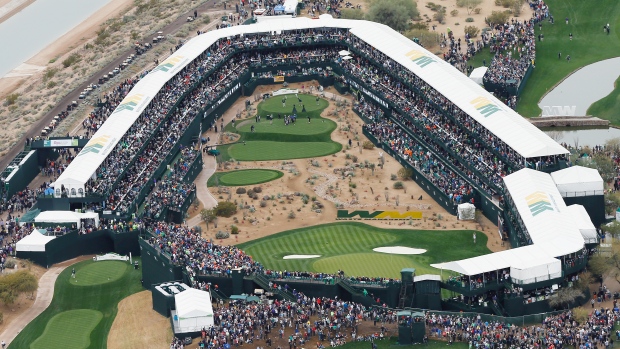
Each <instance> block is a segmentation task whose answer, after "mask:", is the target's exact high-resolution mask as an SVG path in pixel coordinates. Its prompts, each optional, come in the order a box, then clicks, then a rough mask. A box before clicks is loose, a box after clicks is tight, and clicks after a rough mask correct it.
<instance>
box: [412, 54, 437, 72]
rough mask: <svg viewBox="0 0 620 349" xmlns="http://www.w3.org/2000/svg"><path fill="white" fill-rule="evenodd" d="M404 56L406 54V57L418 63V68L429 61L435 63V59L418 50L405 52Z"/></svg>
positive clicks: (424, 65)
mask: <svg viewBox="0 0 620 349" xmlns="http://www.w3.org/2000/svg"><path fill="white" fill-rule="evenodd" d="M405 56H407V58H409V59H410V60H411V61H412V62H413V63H415V64H417V65H419V66H420V68H424V67H426V66H427V65H429V64H431V63H437V61H436V60H435V59H433V58H431V57H429V56H427V55H426V53H424V52H422V51H418V50H411V51H409V52H407V53H406V54H405Z"/></svg>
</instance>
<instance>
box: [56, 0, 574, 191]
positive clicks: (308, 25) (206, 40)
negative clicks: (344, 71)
mask: <svg viewBox="0 0 620 349" xmlns="http://www.w3.org/2000/svg"><path fill="white" fill-rule="evenodd" d="M297 3H298V1H297V0H287V1H286V2H285V3H284V7H285V12H286V13H288V12H289V11H290V12H291V13H294V12H295V9H296V7H297ZM325 28H335V29H343V33H344V32H345V31H346V30H348V31H349V33H350V35H353V36H355V37H357V38H358V39H359V40H361V41H363V42H365V43H367V44H368V45H370V46H373V47H374V49H375V50H377V51H378V52H382V53H383V54H385V55H386V56H388V57H390V58H391V59H392V60H393V61H394V62H396V63H397V64H398V69H400V70H407V71H409V72H411V73H413V74H415V75H417V76H418V77H419V78H421V79H422V80H424V81H425V82H426V83H427V84H428V85H429V86H430V87H432V88H434V89H435V90H436V91H437V92H438V93H440V94H441V95H443V96H444V97H445V98H446V99H448V100H450V101H452V103H453V104H454V105H455V106H457V107H458V108H459V109H460V110H462V111H463V112H464V113H465V114H467V115H469V116H470V117H471V118H472V119H473V120H475V121H476V122H477V123H479V124H480V125H481V126H482V127H484V128H486V129H487V130H488V131H489V132H490V133H492V134H494V135H495V136H496V137H497V138H499V139H500V140H501V141H503V142H504V143H505V144H507V145H508V146H509V147H510V148H512V149H513V150H514V151H515V152H516V153H517V154H519V155H521V156H522V157H523V158H536V157H544V156H553V155H561V154H568V151H567V150H566V149H565V148H564V147H562V146H561V145H559V144H558V143H557V142H555V141H554V140H553V139H551V138H549V137H548V136H547V135H546V134H545V133H543V132H542V131H540V130H539V129H538V128H537V127H536V126H534V125H532V124H531V123H530V122H529V121H527V120H525V119H524V118H522V117H521V116H520V115H519V114H517V113H516V112H515V111H514V110H512V109H511V108H509V107H508V106H506V105H504V104H503V103H502V102H501V101H500V100H498V99H497V98H495V97H494V96H493V95H491V94H490V93H489V92H487V91H486V90H484V89H483V88H482V87H481V86H479V85H478V84H476V83H475V82H473V81H472V80H471V79H470V78H468V77H467V76H465V75H463V73H461V72H460V71H458V70H457V69H455V68H454V67H453V66H452V65H450V64H449V63H447V62H445V61H443V60H441V59H439V58H438V57H437V56H435V55H434V54H433V53H431V52H430V51H428V50H426V49H424V48H423V47H421V46H420V45H418V44H416V43H415V42H413V41H412V40H410V39H408V38H406V37H404V36H403V35H401V34H399V33H398V32H396V31H394V30H393V29H391V28H389V27H387V26H385V25H383V24H379V23H375V22H369V21H360V20H348V19H334V18H333V17H331V16H329V15H327V14H323V15H321V16H320V17H319V19H310V18H283V19H281V20H274V21H265V22H261V23H257V24H254V25H242V26H233V27H229V28H223V29H219V30H213V31H209V32H207V33H205V34H202V35H198V36H196V37H194V38H192V39H191V40H189V41H188V42H187V43H186V44H184V45H183V46H182V47H181V48H179V49H178V50H177V51H175V52H174V53H172V55H170V56H169V57H168V58H167V59H165V60H164V61H163V62H162V63H161V64H160V65H159V66H158V67H156V68H155V69H153V70H151V72H150V73H149V74H148V75H146V76H145V77H143V78H142V79H141V80H140V81H139V82H138V83H137V84H136V85H135V86H134V87H133V88H132V89H131V91H129V93H128V94H127V96H126V97H125V99H123V101H122V102H121V103H120V104H119V106H118V107H117V108H116V109H115V110H114V111H113V112H112V114H111V115H110V116H109V118H108V119H107V120H106V122H105V123H104V124H103V125H102V126H101V127H100V128H99V130H98V131H97V132H96V133H95V134H94V135H93V137H92V139H91V140H90V142H89V143H88V144H87V145H86V146H85V147H84V148H83V149H82V151H80V153H79V154H78V155H77V156H76V157H75V159H74V160H73V161H72V162H71V164H70V165H69V166H68V168H67V169H66V170H65V171H64V172H63V173H62V174H61V175H60V177H59V178H58V180H57V181H56V184H57V185H56V188H55V193H54V195H55V196H57V197H59V196H61V190H60V188H61V187H62V186H64V188H65V189H66V191H67V195H68V196H70V197H76V196H77V197H79V196H80V195H84V194H85V184H86V182H87V181H88V180H89V179H90V178H93V176H94V175H95V174H96V170H97V168H99V167H100V166H101V164H102V163H103V162H104V161H105V159H106V158H107V157H108V156H109V154H110V153H111V152H112V150H113V149H114V147H115V146H117V144H118V143H119V142H120V140H121V139H122V137H123V136H124V135H125V133H126V132H127V131H128V130H129V128H130V127H131V126H132V125H133V124H134V123H135V122H136V120H138V117H139V116H140V115H141V113H142V112H143V111H144V110H145V108H147V107H148V106H149V105H150V103H151V101H152V100H153V99H154V98H155V97H156V95H157V93H158V92H159V91H160V90H161V89H162V87H163V86H164V85H165V84H166V83H167V82H168V81H169V80H170V79H172V78H173V77H174V76H175V75H176V74H178V73H179V72H180V71H181V70H182V69H183V68H184V67H185V66H187V65H188V64H189V63H191V62H192V61H193V60H194V59H196V58H197V57H198V56H199V55H200V54H202V53H203V52H204V51H205V50H206V49H208V48H209V47H210V46H211V45H213V44H214V43H215V42H217V41H218V40H219V39H222V38H232V37H236V36H237V35H241V36H246V35H248V34H264V35H269V34H273V33H282V32H284V31H296V30H303V29H313V30H316V32H317V34H315V36H316V37H320V36H321V35H322V34H319V33H320V31H321V30H323V29H325Z"/></svg>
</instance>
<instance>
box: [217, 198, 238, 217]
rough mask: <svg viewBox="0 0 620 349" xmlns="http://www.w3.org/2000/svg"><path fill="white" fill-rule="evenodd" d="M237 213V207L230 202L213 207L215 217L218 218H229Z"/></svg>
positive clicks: (221, 202)
mask: <svg viewBox="0 0 620 349" xmlns="http://www.w3.org/2000/svg"><path fill="white" fill-rule="evenodd" d="M235 213H237V205H235V204H234V203H232V202H230V201H220V202H218V203H217V206H216V207H215V215H216V216H218V217H230V216H232V215H234V214H235Z"/></svg>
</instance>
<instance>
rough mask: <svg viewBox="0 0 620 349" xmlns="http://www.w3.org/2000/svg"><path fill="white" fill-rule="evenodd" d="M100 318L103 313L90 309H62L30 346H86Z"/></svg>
mask: <svg viewBox="0 0 620 349" xmlns="http://www.w3.org/2000/svg"><path fill="white" fill-rule="evenodd" d="M101 318H103V314H101V312H100V311H97V310H92V309H77V310H68V311H63V312H62V313H59V314H57V315H55V316H54V317H52V318H51V319H50V321H49V322H48V323H47V326H45V331H43V334H42V335H41V337H39V338H37V340H35V341H34V342H32V344H30V348H31V349H48V348H67V349H72V348H75V349H81V348H88V346H89V345H90V333H91V332H92V330H93V329H94V328H95V326H97V324H98V323H99V321H101Z"/></svg>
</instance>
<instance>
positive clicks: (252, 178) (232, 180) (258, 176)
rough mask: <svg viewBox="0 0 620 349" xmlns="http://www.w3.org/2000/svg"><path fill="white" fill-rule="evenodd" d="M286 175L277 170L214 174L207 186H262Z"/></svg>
mask: <svg viewBox="0 0 620 349" xmlns="http://www.w3.org/2000/svg"><path fill="white" fill-rule="evenodd" d="M283 175H284V173H282V172H280V171H276V170H239V171H230V172H217V173H214V174H213V176H211V178H209V181H208V182H207V186H209V187H214V186H216V185H223V186H227V187H237V186H242V185H252V184H260V183H265V182H270V181H273V180H275V179H278V178H280V177H282V176H283Z"/></svg>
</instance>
